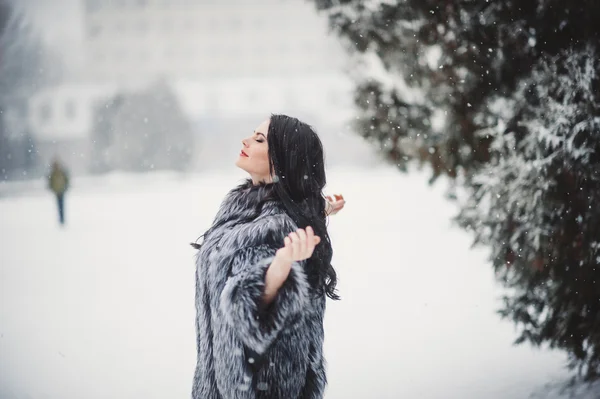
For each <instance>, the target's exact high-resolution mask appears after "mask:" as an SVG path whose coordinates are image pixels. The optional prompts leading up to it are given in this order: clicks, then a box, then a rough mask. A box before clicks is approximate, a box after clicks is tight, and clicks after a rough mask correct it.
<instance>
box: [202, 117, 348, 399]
mask: <svg viewBox="0 0 600 399" xmlns="http://www.w3.org/2000/svg"><path fill="white" fill-rule="evenodd" d="M242 144H243V147H242V150H241V152H240V154H239V158H238V160H237V162H236V165H237V166H238V167H240V168H242V169H243V170H245V171H246V172H248V173H249V174H250V178H249V179H248V180H247V181H246V182H245V183H244V184H242V185H240V186H239V187H237V188H235V189H234V190H232V191H231V192H230V193H229V194H228V195H227V196H226V198H225V200H224V201H223V203H222V204H221V207H220V209H219V211H218V213H217V216H216V218H215V220H214V222H213V225H212V227H211V228H210V229H209V230H208V231H207V232H206V233H205V234H204V242H203V243H202V245H198V244H193V245H194V246H195V247H196V248H198V249H199V252H198V257H197V262H196V263H197V267H196V311H197V320H196V328H197V347H198V361H197V366H196V373H195V376H194V386H193V390H192V397H193V398H194V399H230V398H231V399H233V398H236V399H258V398H285V399H294V398H311V399H312V398H322V397H323V391H324V388H325V384H326V378H325V365H324V359H323V316H324V312H325V296H329V297H330V298H332V299H339V298H338V296H337V294H336V290H335V286H336V281H337V280H336V273H335V271H334V269H333V267H332V266H331V263H330V262H331V257H332V249H331V242H330V240H329V235H328V234H327V226H326V216H327V214H332V213H335V212H337V211H339V210H340V209H341V208H342V207H343V206H344V200H343V198H342V197H341V196H337V197H336V200H335V201H332V202H331V203H330V204H329V205H326V204H328V202H327V201H326V200H325V198H324V197H323V194H322V189H323V187H324V186H325V167H324V158H323V147H322V144H321V141H320V140H319V137H318V136H317V134H316V133H315V132H314V131H313V129H312V128H311V127H310V126H308V125H307V124H305V123H303V122H300V121H299V120H298V119H296V118H291V117H288V116H285V115H273V116H271V118H270V119H269V120H267V121H265V122H263V123H262V124H260V125H259V126H258V128H257V129H256V130H255V131H254V132H253V134H252V136H251V137H248V138H246V139H244V140H243V141H242ZM326 206H328V208H327V209H326Z"/></svg>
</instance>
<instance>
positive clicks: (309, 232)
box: [306, 226, 315, 245]
mask: <svg viewBox="0 0 600 399" xmlns="http://www.w3.org/2000/svg"><path fill="white" fill-rule="evenodd" d="M314 238H315V231H314V230H313V228H312V227H310V226H308V227H307V228H306V242H307V243H308V244H309V245H310V244H311V243H312V242H313V241H314Z"/></svg>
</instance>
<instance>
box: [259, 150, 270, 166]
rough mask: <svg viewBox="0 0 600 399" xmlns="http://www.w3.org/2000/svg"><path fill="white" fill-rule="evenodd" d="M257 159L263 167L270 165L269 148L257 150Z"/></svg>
mask: <svg viewBox="0 0 600 399" xmlns="http://www.w3.org/2000/svg"><path fill="white" fill-rule="evenodd" d="M256 160H257V161H259V162H260V164H261V166H262V167H266V168H268V167H269V151H268V150H267V149H262V148H261V149H260V150H258V151H257V152H256Z"/></svg>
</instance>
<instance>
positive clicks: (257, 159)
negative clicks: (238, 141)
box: [235, 119, 271, 184]
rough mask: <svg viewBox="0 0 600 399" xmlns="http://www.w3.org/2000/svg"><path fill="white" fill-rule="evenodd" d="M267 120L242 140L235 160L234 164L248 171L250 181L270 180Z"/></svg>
mask: <svg viewBox="0 0 600 399" xmlns="http://www.w3.org/2000/svg"><path fill="white" fill-rule="evenodd" d="M268 132H269V120H268V119H267V120H265V121H264V122H262V123H261V124H260V125H258V127H257V128H256V129H255V130H254V133H253V134H252V135H251V136H250V137H247V138H245V139H243V140H242V150H241V151H240V154H239V157H238V159H237V161H236V163H235V164H236V166H237V167H238V168H241V169H243V170H245V171H246V172H248V173H249V174H250V176H251V177H252V181H253V182H254V183H255V184H256V183H258V182H261V181H264V182H270V181H271V168H270V165H269V145H268V144H267V134H268Z"/></svg>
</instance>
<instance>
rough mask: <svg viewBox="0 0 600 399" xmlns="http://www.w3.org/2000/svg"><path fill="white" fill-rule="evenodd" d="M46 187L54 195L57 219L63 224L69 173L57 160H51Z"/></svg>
mask: <svg viewBox="0 0 600 399" xmlns="http://www.w3.org/2000/svg"><path fill="white" fill-rule="evenodd" d="M48 187H49V188H50V190H52V192H53V193H54V195H55V196H56V205H57V207H58V220H59V222H60V224H61V225H64V224H65V193H66V192H67V190H68V189H69V175H68V173H67V171H66V170H65V168H64V167H63V166H62V165H61V164H60V162H59V161H58V160H54V161H53V162H52V169H51V171H50V176H48Z"/></svg>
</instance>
